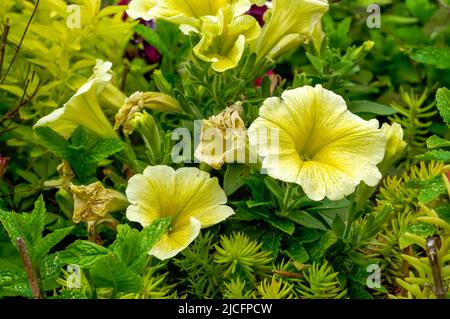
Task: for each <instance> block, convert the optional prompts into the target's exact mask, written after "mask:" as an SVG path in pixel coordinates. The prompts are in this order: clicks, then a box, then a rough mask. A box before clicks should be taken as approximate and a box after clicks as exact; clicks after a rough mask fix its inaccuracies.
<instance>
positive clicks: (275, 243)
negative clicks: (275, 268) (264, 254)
mask: <svg viewBox="0 0 450 319" xmlns="http://www.w3.org/2000/svg"><path fill="white" fill-rule="evenodd" d="M281 238H282V236H281V234H280V233H279V232H273V231H269V232H267V233H265V234H264V236H262V237H261V242H262V246H261V248H262V249H263V250H271V251H272V256H273V258H274V259H276V258H277V256H278V253H279V252H280V246H281Z"/></svg>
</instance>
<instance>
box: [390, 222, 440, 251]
mask: <svg viewBox="0 0 450 319" xmlns="http://www.w3.org/2000/svg"><path fill="white" fill-rule="evenodd" d="M406 231H407V232H408V233H411V234H414V235H417V236H420V237H422V238H428V237H430V236H433V235H434V234H435V233H436V227H435V226H434V225H431V224H427V223H421V222H418V223H415V224H413V225H410V226H408V228H407V229H406ZM413 243H414V242H413V241H412V240H410V239H409V238H407V237H405V236H404V235H401V236H400V238H399V246H400V249H405V248H406V247H409V246H411V245H412V244H413Z"/></svg>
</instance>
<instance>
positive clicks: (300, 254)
mask: <svg viewBox="0 0 450 319" xmlns="http://www.w3.org/2000/svg"><path fill="white" fill-rule="evenodd" d="M286 253H287V255H288V256H289V258H291V259H292V260H294V261H296V262H298V263H302V264H303V263H306V262H307V261H308V260H309V255H308V252H307V251H306V249H305V248H303V246H302V245H301V244H300V243H299V242H298V241H297V240H295V239H293V238H289V240H288V248H287V250H286Z"/></svg>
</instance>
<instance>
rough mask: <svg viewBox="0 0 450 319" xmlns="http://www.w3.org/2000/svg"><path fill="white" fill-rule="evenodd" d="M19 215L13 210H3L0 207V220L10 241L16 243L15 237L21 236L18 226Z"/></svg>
mask: <svg viewBox="0 0 450 319" xmlns="http://www.w3.org/2000/svg"><path fill="white" fill-rule="evenodd" d="M20 217H21V216H20V215H19V214H16V213H14V212H5V211H3V210H1V209H0V222H1V223H2V225H3V228H5V230H6V232H7V233H8V236H9V238H10V239H11V242H12V243H13V244H14V245H16V239H17V238H19V237H23V236H22V231H21V227H20V223H19V221H20Z"/></svg>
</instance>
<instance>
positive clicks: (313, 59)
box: [306, 52, 323, 74]
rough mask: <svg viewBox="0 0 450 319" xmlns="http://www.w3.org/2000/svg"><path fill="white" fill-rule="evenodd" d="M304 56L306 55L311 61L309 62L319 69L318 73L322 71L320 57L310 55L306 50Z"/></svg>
mask: <svg viewBox="0 0 450 319" xmlns="http://www.w3.org/2000/svg"><path fill="white" fill-rule="evenodd" d="M306 56H307V57H308V60H309V61H310V62H311V64H312V65H313V66H314V68H315V69H316V70H317V71H319V72H320V74H322V73H323V61H322V60H321V59H320V58H318V57H316V56H314V55H312V54H311V53H309V52H306Z"/></svg>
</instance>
